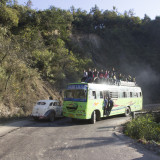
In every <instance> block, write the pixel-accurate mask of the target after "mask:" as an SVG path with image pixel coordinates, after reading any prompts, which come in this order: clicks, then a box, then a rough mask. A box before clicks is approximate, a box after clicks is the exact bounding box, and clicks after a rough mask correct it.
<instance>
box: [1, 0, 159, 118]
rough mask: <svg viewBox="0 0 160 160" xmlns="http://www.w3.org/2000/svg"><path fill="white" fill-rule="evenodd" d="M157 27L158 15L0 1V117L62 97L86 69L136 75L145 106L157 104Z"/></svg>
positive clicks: (27, 110) (25, 110)
mask: <svg viewBox="0 0 160 160" xmlns="http://www.w3.org/2000/svg"><path fill="white" fill-rule="evenodd" d="M159 26H160V18H159V17H156V18H155V20H151V19H150V18H149V17H148V16H147V15H145V17H144V18H143V19H140V18H139V17H135V16H134V14H133V13H132V12H131V11H129V12H125V13H123V14H122V13H119V12H118V11H117V9H116V8H113V10H111V11H109V10H106V11H103V12H102V11H100V9H99V8H98V7H97V6H95V7H93V8H92V9H91V11H90V13H87V12H86V11H83V10H81V9H75V8H74V7H72V8H71V9H70V11H66V10H61V9H59V8H55V7H53V6H52V7H50V8H49V9H47V10H44V11H36V10H32V9H31V8H30V6H20V5H17V4H15V3H14V2H12V1H10V2H8V3H6V1H2V2H0V79H1V83H0V100H1V105H0V116H2V115H4V116H13V115H14V114H19V115H21V114H26V115H28V114H29V113H30V112H31V109H32V107H33V105H34V103H35V102H36V101H37V100H39V99H45V98H48V97H49V96H50V95H52V96H53V97H56V98H61V97H60V95H59V94H58V93H59V91H60V90H62V89H64V88H65V86H66V84H67V83H69V82H75V81H80V79H81V75H82V71H83V69H88V68H89V67H91V68H97V69H98V70H100V69H108V70H110V69H111V68H112V67H115V68H116V70H117V72H121V73H122V74H125V75H128V74H130V75H131V76H136V79H137V83H138V84H139V85H140V86H142V89H143V95H144V102H145V103H159V95H160V91H159V90H158V88H159V86H160V82H159V71H160V69H159V68H160V64H159V59H160V46H159V40H160V27H159Z"/></svg>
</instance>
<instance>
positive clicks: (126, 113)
mask: <svg viewBox="0 0 160 160" xmlns="http://www.w3.org/2000/svg"><path fill="white" fill-rule="evenodd" d="M130 114H131V109H130V107H126V109H125V113H124V115H125V117H129V116H130Z"/></svg>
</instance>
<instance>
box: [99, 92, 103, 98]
mask: <svg viewBox="0 0 160 160" xmlns="http://www.w3.org/2000/svg"><path fill="white" fill-rule="evenodd" d="M100 99H103V92H102V91H100Z"/></svg>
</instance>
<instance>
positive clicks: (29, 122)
mask: <svg viewBox="0 0 160 160" xmlns="http://www.w3.org/2000/svg"><path fill="white" fill-rule="evenodd" d="M118 117H124V116H122V115H117V116H112V117H107V118H102V120H101V121H107V119H114V118H118ZM101 121H97V122H96V123H99V122H101ZM74 125H92V124H90V120H74V121H72V120H71V118H66V117H64V118H57V119H56V120H55V121H54V122H49V121H48V120H38V121H35V120H33V119H32V118H28V119H25V120H21V121H13V122H9V123H5V124H3V125H0V127H1V126H6V127H64V126H74ZM93 125H94V124H93Z"/></svg>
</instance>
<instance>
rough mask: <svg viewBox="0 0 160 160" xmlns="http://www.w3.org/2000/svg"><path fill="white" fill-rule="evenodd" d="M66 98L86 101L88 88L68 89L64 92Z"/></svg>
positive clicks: (67, 99) (66, 99)
mask: <svg viewBox="0 0 160 160" xmlns="http://www.w3.org/2000/svg"><path fill="white" fill-rule="evenodd" d="M64 100H65V101H79V102H86V101H87V92H86V90H83V89H76V90H66V91H65V94H64Z"/></svg>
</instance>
